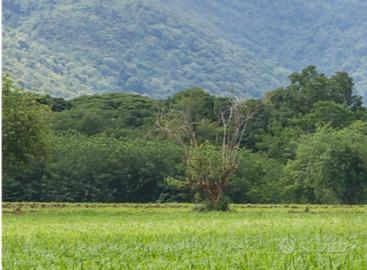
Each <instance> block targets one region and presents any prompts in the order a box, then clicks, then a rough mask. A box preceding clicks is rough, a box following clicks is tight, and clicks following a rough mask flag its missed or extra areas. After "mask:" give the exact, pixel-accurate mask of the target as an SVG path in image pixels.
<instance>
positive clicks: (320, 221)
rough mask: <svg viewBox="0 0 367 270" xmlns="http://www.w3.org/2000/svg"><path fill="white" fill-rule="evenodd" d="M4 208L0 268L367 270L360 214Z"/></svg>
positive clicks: (347, 210) (365, 224) (264, 208)
mask: <svg viewBox="0 0 367 270" xmlns="http://www.w3.org/2000/svg"><path fill="white" fill-rule="evenodd" d="M191 209H192V205H185V204H172V205H134V204H117V205H111V204H110V205H106V204H38V203H34V204H32V203H27V204H9V203H4V204H3V213H4V215H3V268H4V269H27V270H30V269H297V270H300V269H367V206H355V207H347V206H304V205H283V206H276V205H274V206H272V205H261V206H255V205H236V206H232V209H233V211H231V212H229V213H195V212H192V210H191Z"/></svg>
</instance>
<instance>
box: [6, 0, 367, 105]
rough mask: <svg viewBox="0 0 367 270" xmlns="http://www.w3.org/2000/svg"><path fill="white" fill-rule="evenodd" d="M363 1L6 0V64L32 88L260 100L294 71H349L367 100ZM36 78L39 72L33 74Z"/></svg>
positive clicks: (71, 93)
mask: <svg viewBox="0 0 367 270" xmlns="http://www.w3.org/2000/svg"><path fill="white" fill-rule="evenodd" d="M366 10H367V2H366V1H361V0H350V1H343V0H325V1H321V2H320V1H319V2H316V1H306V0H299V1H294V0H278V1H268V0H264V1H235V0H232V1H212V0H185V1H178V0H154V1H136V0H134V1H132V0H123V1H120V0H118V1H117V0H114V1H108V3H107V2H104V1H99V0H93V1H91V0H78V1H66V0H63V1H50V0H37V1H36V0H12V1H4V5H3V14H4V16H3V19H4V46H3V50H4V64H5V67H6V68H7V69H8V70H9V71H10V72H12V73H13V74H14V75H15V77H16V78H17V79H18V80H19V81H20V82H21V83H22V85H21V86H22V87H23V88H24V89H28V90H33V91H38V92H39V93H48V94H51V95H52V96H57V97H64V98H65V97H66V98H72V97H76V96H79V95H82V94H90V93H95V92H98V93H101V92H116V91H123V92H129V93H139V94H144V95H148V96H151V97H155V98H166V97H168V96H172V95H173V94H175V93H177V92H178V91H182V90H184V89H187V88H190V87H194V86H198V87H202V88H204V89H207V90H208V91H209V92H210V93H212V94H216V95H218V94H219V95H221V94H223V92H224V91H226V90H228V89H234V91H236V94H237V95H242V96H247V97H257V98H259V97H260V96H261V95H262V94H263V93H264V92H265V91H267V90H270V89H274V88H275V87H277V86H279V85H282V84H283V85H285V84H286V77H287V75H288V74H289V73H290V72H289V70H292V71H293V70H300V69H301V68H303V67H304V66H307V65H310V64H315V65H317V66H318V67H319V69H320V70H321V71H322V72H324V73H325V74H328V75H331V74H332V73H333V72H334V71H335V70H345V71H347V72H349V74H351V76H352V77H353V78H354V80H355V83H356V86H355V91H356V93H358V94H359V95H361V96H363V97H364V98H366V97H367V94H366V88H367V80H366V77H367V76H366V75H367V74H366V70H367V66H366V65H367V64H366V63H367V58H366V57H367V42H366V38H365V37H366V36H367V32H366V31H367V13H366ZM31 74H32V75H31Z"/></svg>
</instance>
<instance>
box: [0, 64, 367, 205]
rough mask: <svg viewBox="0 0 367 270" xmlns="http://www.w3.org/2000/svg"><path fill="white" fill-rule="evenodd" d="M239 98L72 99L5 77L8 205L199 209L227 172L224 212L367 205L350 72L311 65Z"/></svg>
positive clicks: (366, 146) (195, 93)
mask: <svg viewBox="0 0 367 270" xmlns="http://www.w3.org/2000/svg"><path fill="white" fill-rule="evenodd" d="M236 100H238V99H236ZM231 101H232V98H230V97H228V96H222V97H219V96H214V95H211V94H209V93H207V92H206V91H204V90H203V89H200V88H192V89H188V90H185V91H182V92H179V93H177V94H175V95H174V96H172V97H170V98H168V99H165V100H155V99H151V98H148V97H143V96H139V95H129V94H122V93H119V94H118V93H111V94H103V95H92V96H81V97H79V98H75V99H72V100H64V99H61V98H53V97H51V96H43V95H38V94H33V93H29V92H24V91H22V90H21V89H19V88H18V87H17V84H16V83H14V82H13V80H12V78H11V77H10V76H9V75H6V76H5V77H4V78H3V160H4V161H3V199H4V200H5V201H60V202H61V201H62V202H187V201H198V202H199V201H200V202H202V201H207V200H208V198H209V197H210V196H209V195H211V194H214V193H215V192H214V189H212V188H213V187H214V186H215V188H218V186H219V185H217V183H222V182H220V180H218V179H223V177H224V176H225V177H227V174H226V175H221V173H223V170H219V168H222V169H223V168H227V169H228V170H229V171H230V173H228V177H227V179H226V180H225V181H223V186H222V185H220V189H221V191H220V194H221V196H220V202H218V203H220V204H224V205H226V204H227V203H228V202H235V203H346V204H357V203H366V202H367V109H366V107H365V106H364V105H363V103H362V98H361V97H359V96H356V95H353V79H352V78H351V77H350V76H349V75H348V74H347V73H345V72H337V73H335V74H334V75H332V76H326V75H324V74H321V73H319V72H318V71H317V70H316V68H315V67H314V66H309V67H306V68H305V69H303V70H302V71H301V72H297V73H293V74H291V75H290V76H289V85H288V86H287V87H281V88H278V89H275V90H274V91H270V92H268V93H266V95H265V96H264V97H263V98H261V99H246V100H241V101H240V102H237V103H236V104H237V105H238V106H237V105H236V106H237V107H236V109H235V110H233V109H234V107H233V102H231ZM246 116H250V117H246ZM231 117H234V118H231ZM229 119H232V120H231V121H229V122H228V123H229V124H228V125H227V126H226V125H224V124H225V123H227V121H228V120H229ZM241 119H242V120H243V121H242V120H241ZM236 121H237V122H236ZM238 121H239V122H238ZM236 123H237V124H236ZM239 123H241V124H242V126H241V125H239ZM244 125H245V127H244ZM236 128H238V129H239V130H240V131H243V132H242V133H241V136H239V135H238V133H236ZM167 131H170V132H171V133H170V134H171V135H170V134H169V132H167ZM173 133H174V136H172V134H173ZM236 134H237V135H236ZM193 135H194V137H193ZM234 138H236V140H234ZM194 143H195V144H196V146H195V145H194ZM182 145H184V146H185V147H182ZM237 145H238V147H237ZM223 149H224V150H223ZM185 151H186V153H185ZM226 151H227V152H226ZM229 151H233V156H231V155H230V154H229V153H230V152H229ZM231 153H232V152H231ZM224 157H226V159H224ZM223 160H225V161H226V162H227V163H223ZM226 166H227V167H226ZM197 168H200V169H197ZM232 169H233V170H232ZM209 176H210V177H209ZM218 176H220V177H219V178H218ZM217 178H218V179H217ZM203 179H204V180H205V181H206V182H205V181H204V180H203ZM215 181H217V182H215ZM218 181H219V182H218ZM212 184H213V186H211V185H212ZM214 184H215V185H214ZM204 187H206V188H204ZM215 190H217V189H215ZM213 192H214V193H213ZM215 194H217V193H215ZM218 194H219V193H218ZM214 197H215V196H214ZM214 197H213V198H214ZM218 207H219V206H218Z"/></svg>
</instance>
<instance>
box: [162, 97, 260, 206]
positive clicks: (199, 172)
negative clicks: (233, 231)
mask: <svg viewBox="0 0 367 270" xmlns="http://www.w3.org/2000/svg"><path fill="white" fill-rule="evenodd" d="M256 109H257V107H256V106H249V105H248V103H247V102H246V100H241V99H237V98H232V99H229V102H228V103H227V104H226V105H225V106H222V108H220V109H219V110H218V126H217V130H219V132H218V134H217V139H218V142H217V144H210V143H208V142H204V143H199V141H198V138H197V133H196V127H197V126H198V125H200V122H194V121H192V120H191V117H190V113H189V112H185V111H181V110H176V109H174V108H170V109H168V110H167V109H166V110H162V112H161V113H160V114H159V116H158V118H157V124H158V126H159V127H160V129H161V130H163V131H164V132H165V133H166V134H167V135H168V136H169V137H171V138H172V139H174V140H176V142H177V143H178V144H179V145H180V146H181V148H182V150H183V153H184V162H185V165H186V173H187V182H188V184H189V185H190V186H192V187H193V188H196V189H199V190H201V191H202V192H203V193H204V194H205V196H206V199H207V207H208V208H210V209H213V210H226V209H227V208H228V204H227V203H223V201H222V199H223V196H224V188H225V186H226V184H227V183H228V182H229V181H230V179H231V177H232V176H233V174H234V173H235V172H236V170H237V169H238V166H239V161H240V155H239V150H240V146H241V142H242V139H243V136H244V134H245V131H246V129H247V127H248V122H249V120H250V119H251V118H252V117H253V115H254V113H255V112H256ZM196 120H197V119H196ZM219 140H220V142H219Z"/></svg>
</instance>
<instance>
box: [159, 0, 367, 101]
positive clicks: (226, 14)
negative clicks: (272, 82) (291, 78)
mask: <svg viewBox="0 0 367 270" xmlns="http://www.w3.org/2000/svg"><path fill="white" fill-rule="evenodd" d="M161 2H164V3H165V4H166V5H168V6H170V7H172V8H176V9H177V10H181V13H182V15H183V16H185V17H186V18H191V19H193V18H194V19H196V20H197V21H198V22H199V23H201V24H202V25H206V26H207V27H209V28H210V29H212V30H213V31H216V33H217V34H218V35H221V36H223V37H224V38H226V39H227V40H229V41H231V42H233V43H235V44H236V45H239V46H241V47H245V48H246V49H248V50H250V51H252V52H253V53H255V54H256V55H258V56H259V57H262V58H266V59H269V60H270V61H272V62H274V63H275V64H277V65H280V66H285V67H287V68H289V69H291V70H299V69H301V68H303V67H305V66H306V65H309V64H313V65H317V66H318V67H319V69H320V70H322V71H324V72H326V73H329V74H330V73H333V72H335V71H337V70H345V71H348V72H349V73H351V75H352V76H353V77H354V78H355V81H356V86H357V88H358V90H359V91H360V93H364V95H365V97H367V1H363V0H350V1H344V0H325V1H306V0H277V1H270V0H258V1H235V0H232V1H219V0H217V1H212V0H185V1H177V0H161Z"/></svg>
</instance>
